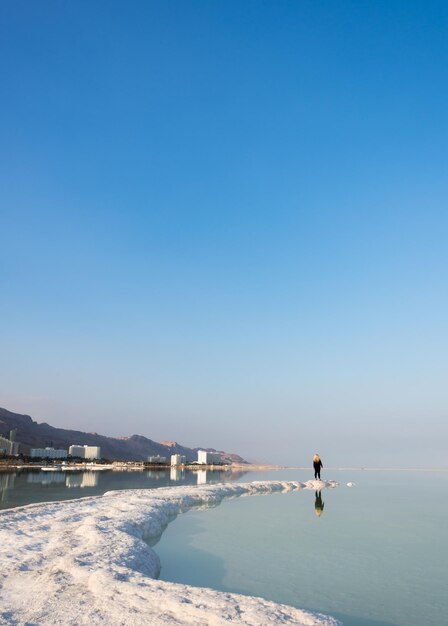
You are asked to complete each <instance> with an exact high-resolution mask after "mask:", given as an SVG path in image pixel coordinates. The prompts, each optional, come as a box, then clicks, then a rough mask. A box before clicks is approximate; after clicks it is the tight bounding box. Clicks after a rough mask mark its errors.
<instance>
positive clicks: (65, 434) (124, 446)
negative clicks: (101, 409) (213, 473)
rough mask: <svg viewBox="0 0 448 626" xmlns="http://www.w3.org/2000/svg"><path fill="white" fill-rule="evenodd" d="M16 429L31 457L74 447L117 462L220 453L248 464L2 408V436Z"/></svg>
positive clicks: (194, 449) (176, 445)
mask: <svg viewBox="0 0 448 626" xmlns="http://www.w3.org/2000/svg"><path fill="white" fill-rule="evenodd" d="M12 429H17V437H16V439H17V441H19V442H20V443H21V446H20V452H23V454H29V451H30V449H31V448H45V447H47V446H51V447H54V448H64V449H65V450H68V448H69V446H71V445H72V444H79V445H82V446H83V445H88V446H100V447H101V456H102V457H103V458H105V459H109V460H117V461H134V460H135V461H146V460H147V459H148V456H155V455H157V454H160V456H166V457H168V458H169V457H170V456H171V454H184V455H185V456H186V457H187V461H194V460H196V459H197V451H198V450H208V451H209V452H220V454H221V455H222V458H223V460H225V461H227V462H229V463H246V461H245V460H244V459H243V458H242V457H240V456H238V455H237V454H230V453H228V452H223V451H221V450H215V449H213V448H187V447H185V446H181V445H180V444H178V443H177V442H176V441H165V442H162V443H157V442H156V441H152V440H151V439H148V438H147V437H143V436H142V435H132V436H131V437H120V438H117V437H106V436H104V435H99V434H98V433H84V432H81V431H79V430H66V429H65V428H55V427H54V426H50V424H46V423H45V422H44V423H42V424H38V423H37V422H35V421H33V419H32V418H31V417H30V416H29V415H21V414H19V413H12V412H11V411H8V410H7V409H2V408H0V436H2V435H3V436H5V435H6V436H9V431H10V430H12Z"/></svg>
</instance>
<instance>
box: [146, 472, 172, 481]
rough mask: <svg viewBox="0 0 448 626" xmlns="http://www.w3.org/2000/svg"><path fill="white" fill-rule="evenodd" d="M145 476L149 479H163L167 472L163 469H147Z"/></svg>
mask: <svg viewBox="0 0 448 626" xmlns="http://www.w3.org/2000/svg"><path fill="white" fill-rule="evenodd" d="M146 476H147V477H148V478H151V480H165V479H166V478H167V476H168V472H166V471H165V470H148V471H147V472H146Z"/></svg>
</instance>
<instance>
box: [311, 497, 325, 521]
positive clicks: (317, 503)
mask: <svg viewBox="0 0 448 626" xmlns="http://www.w3.org/2000/svg"><path fill="white" fill-rule="evenodd" d="M324 506H325V504H324V502H323V501H322V495H321V492H320V491H316V497H315V500H314V512H315V513H316V515H317V517H320V516H321V515H322V513H323V510H324Z"/></svg>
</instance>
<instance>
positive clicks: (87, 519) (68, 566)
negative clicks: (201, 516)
mask: <svg viewBox="0 0 448 626" xmlns="http://www.w3.org/2000/svg"><path fill="white" fill-rule="evenodd" d="M336 484H337V483H335V482H334V481H328V482H325V481H314V480H313V481H309V482H308V483H300V482H296V481H287V482H286V481H256V482H251V483H224V484H217V485H203V486H188V487H187V486H184V487H170V488H163V489H147V490H140V489H139V490H126V491H111V492H108V493H106V494H104V495H103V496H97V497H89V498H82V499H78V500H71V501H65V502H52V503H47V504H33V505H28V506H25V507H20V508H17V509H9V510H6V511H2V512H0V624H2V625H3V624H8V626H50V625H51V626H57V625H61V626H62V625H64V626H67V625H70V626H82V625H84V624H85V625H86V626H87V625H89V626H95V625H97V624H101V625H102V626H106V625H107V626H143V625H145V626H148V625H149V626H167V624H168V625H173V626H180V625H182V626H187V625H188V626H221V625H223V624H227V625H228V624H229V623H230V624H234V625H238V626H243V625H244V626H268V625H269V626H271V625H280V624H290V625H293V624H294V625H296V626H337V625H340V622H338V621H337V620H335V619H334V618H332V617H328V616H324V615H320V614H312V613H309V612H306V611H302V610H299V609H295V608H292V607H288V606H285V605H280V604H275V603H273V602H268V601H266V600H263V599H261V598H254V597H248V596H243V595H239V594H233V593H232V594H231V593H223V592H218V591H214V590H212V589H205V588H195V587H189V586H187V585H180V584H175V583H169V582H164V581H160V580H157V576H158V574H159V571H160V562H159V558H158V556H157V554H156V553H155V552H154V550H152V549H151V548H150V547H149V546H148V545H147V543H146V542H145V540H148V539H150V538H155V537H157V536H159V535H160V534H161V533H162V532H163V530H164V528H165V527H166V525H167V524H168V523H169V522H170V521H171V520H172V519H174V517H175V516H176V515H178V514H179V513H181V512H184V511H186V510H188V509H190V508H192V507H199V508H201V507H204V508H206V507H210V506H216V505H217V504H219V503H220V502H221V501H222V500H223V499H224V498H233V497H239V496H254V495H266V494H271V493H274V492H278V493H285V492H288V491H295V490H299V489H304V488H305V489H323V488H326V487H335V486H336Z"/></svg>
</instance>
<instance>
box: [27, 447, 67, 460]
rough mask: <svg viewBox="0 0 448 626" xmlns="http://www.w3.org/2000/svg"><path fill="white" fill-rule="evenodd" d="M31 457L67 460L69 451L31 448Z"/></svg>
mask: <svg viewBox="0 0 448 626" xmlns="http://www.w3.org/2000/svg"><path fill="white" fill-rule="evenodd" d="M30 457H31V458H33V459H36V458H41V459H66V458H67V450H56V449H55V448H31V451H30Z"/></svg>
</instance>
